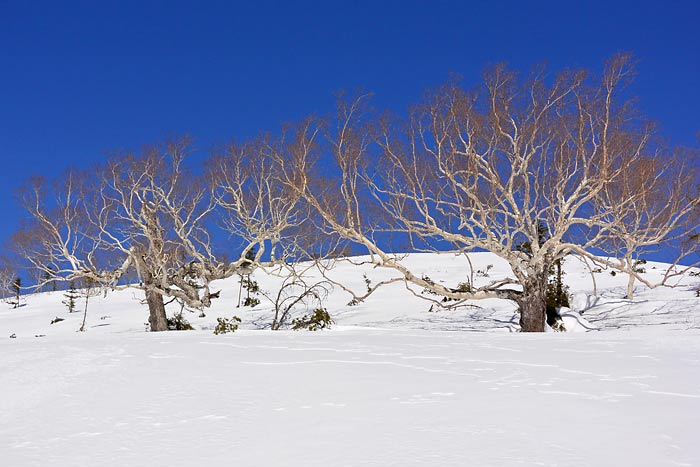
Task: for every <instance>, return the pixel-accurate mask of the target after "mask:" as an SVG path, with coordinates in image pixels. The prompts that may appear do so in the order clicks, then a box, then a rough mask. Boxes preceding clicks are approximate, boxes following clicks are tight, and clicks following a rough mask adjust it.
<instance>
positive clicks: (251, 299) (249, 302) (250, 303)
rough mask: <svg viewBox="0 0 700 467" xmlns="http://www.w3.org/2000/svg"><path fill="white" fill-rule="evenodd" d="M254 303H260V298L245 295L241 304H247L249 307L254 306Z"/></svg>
mask: <svg viewBox="0 0 700 467" xmlns="http://www.w3.org/2000/svg"><path fill="white" fill-rule="evenodd" d="M256 305H260V299H259V298H255V297H246V298H245V300H243V306H249V307H251V308H252V307H254V306H256Z"/></svg>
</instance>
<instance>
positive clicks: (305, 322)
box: [292, 308, 333, 331]
mask: <svg viewBox="0 0 700 467" xmlns="http://www.w3.org/2000/svg"><path fill="white" fill-rule="evenodd" d="M331 324H333V320H332V319H331V315H330V314H328V311H327V310H326V309H325V308H316V309H315V310H314V311H313V313H312V314H311V315H304V316H302V317H301V318H296V319H293V320H292V329H293V330H295V331H299V330H301V329H308V330H309V331H320V330H321V329H329V328H330V327H331Z"/></svg>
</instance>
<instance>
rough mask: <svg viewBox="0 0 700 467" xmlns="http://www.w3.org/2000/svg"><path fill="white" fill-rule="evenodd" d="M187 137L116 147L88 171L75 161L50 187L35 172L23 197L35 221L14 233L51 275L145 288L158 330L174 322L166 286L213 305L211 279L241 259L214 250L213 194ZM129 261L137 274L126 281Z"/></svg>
mask: <svg viewBox="0 0 700 467" xmlns="http://www.w3.org/2000/svg"><path fill="white" fill-rule="evenodd" d="M189 145H190V141H189V140H188V139H187V138H183V139H181V140H177V141H171V142H168V143H166V144H163V145H159V146H153V147H150V148H146V149H145V150H144V152H143V153H142V154H140V155H137V154H133V153H120V154H115V155H114V156H113V157H112V158H110V159H109V160H108V162H107V163H106V164H103V165H100V166H97V167H95V168H93V169H92V170H90V171H89V172H77V171H69V172H68V173H67V174H66V175H65V176H64V177H62V178H60V179H59V180H58V181H57V182H56V183H55V184H54V189H53V190H48V189H47V187H46V182H45V181H43V180H39V179H33V180H31V181H30V183H29V184H28V185H27V187H26V188H25V190H24V191H23V195H22V200H23V204H24V206H25V207H26V209H27V210H28V211H29V213H30V214H31V218H32V222H31V224H30V225H28V226H26V227H25V228H23V229H21V230H20V232H18V234H17V235H15V244H16V245H18V246H17V249H18V250H20V251H21V252H22V254H23V256H24V257H25V258H27V259H28V260H29V261H30V263H32V265H33V266H34V267H35V268H39V269H41V270H42V271H44V272H45V273H47V274H51V277H54V278H55V277H62V278H63V279H65V280H71V279H84V280H91V281H93V282H94V283H95V284H97V285H99V286H108V287H112V288H115V287H124V286H128V287H137V288H140V289H142V290H143V291H144V292H145V294H146V301H147V303H148V307H149V314H150V317H149V322H150V325H151V330H152V331H164V330H167V317H166V313H165V305H164V301H163V297H164V296H167V297H175V298H178V299H180V300H182V301H184V302H185V303H187V304H188V305H189V306H192V307H205V306H209V305H210V303H211V298H212V296H214V294H213V293H212V292H211V291H210V289H209V284H210V283H211V281H213V280H215V279H220V278H224V277H229V276H231V275H233V274H235V271H236V268H237V266H238V262H232V263H224V262H221V261H217V260H216V259H215V257H214V255H213V253H212V250H211V240H210V236H209V233H208V230H207V228H206V225H205V223H206V220H207V216H208V215H209V214H211V213H212V211H213V210H214V206H215V204H214V202H213V200H212V198H211V196H210V195H209V186H208V184H207V183H205V180H204V179H201V178H197V177H195V176H194V175H193V174H192V173H191V172H190V171H188V170H187V169H186V168H185V164H184V161H185V158H186V156H187V154H188V151H189ZM49 191H51V193H52V194H53V198H52V199H49V198H48V196H47V194H48V192H49ZM131 270H134V271H135V272H136V274H137V278H138V283H136V284H123V283H122V282H121V279H122V278H123V277H124V276H125V275H126V274H127V273H128V272H129V271H131Z"/></svg>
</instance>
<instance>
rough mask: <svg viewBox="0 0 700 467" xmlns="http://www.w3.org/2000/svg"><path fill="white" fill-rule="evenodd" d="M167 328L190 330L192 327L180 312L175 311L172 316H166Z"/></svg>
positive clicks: (171, 329)
mask: <svg viewBox="0 0 700 467" xmlns="http://www.w3.org/2000/svg"><path fill="white" fill-rule="evenodd" d="M168 329H169V330H170V331H191V330H193V329H194V328H193V327H192V325H191V324H190V323H189V321H187V320H186V319H185V317H184V316H182V312H180V313H175V315H173V317H172V318H168Z"/></svg>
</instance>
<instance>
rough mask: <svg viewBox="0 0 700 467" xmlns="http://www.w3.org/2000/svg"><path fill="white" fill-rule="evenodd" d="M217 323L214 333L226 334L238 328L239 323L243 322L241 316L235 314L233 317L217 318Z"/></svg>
mask: <svg viewBox="0 0 700 467" xmlns="http://www.w3.org/2000/svg"><path fill="white" fill-rule="evenodd" d="M216 322H217V325H216V327H215V328H214V334H216V335H217V336H218V335H219V334H226V333H228V332H235V331H236V330H237V329H238V324H239V323H240V322H241V318H239V317H238V316H234V317H233V318H230V319H228V318H216Z"/></svg>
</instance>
